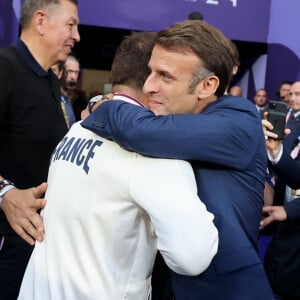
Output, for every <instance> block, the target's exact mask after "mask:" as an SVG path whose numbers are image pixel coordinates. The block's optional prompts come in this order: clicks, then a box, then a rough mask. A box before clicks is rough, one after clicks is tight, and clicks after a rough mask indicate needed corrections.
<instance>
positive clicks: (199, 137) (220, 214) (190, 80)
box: [81, 20, 274, 300]
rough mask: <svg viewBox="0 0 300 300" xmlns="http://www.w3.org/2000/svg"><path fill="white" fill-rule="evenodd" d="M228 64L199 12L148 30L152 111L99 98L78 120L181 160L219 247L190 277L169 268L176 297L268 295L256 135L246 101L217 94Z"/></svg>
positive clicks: (144, 150) (227, 52)
mask: <svg viewBox="0 0 300 300" xmlns="http://www.w3.org/2000/svg"><path fill="white" fill-rule="evenodd" d="M233 66H234V59H233V54H232V47H231V45H230V42H229V40H228V39H227V38H226V37H225V36H224V35H223V34H222V33H221V32H220V31H219V30H217V29H215V28H214V27H212V26H210V25H209V24H207V23H206V22H204V21H196V20H193V21H192V20H190V21H184V22H179V23H176V24H174V25H172V26H170V27H169V28H167V29H164V30H161V31H160V32H159V33H158V35H157V37H156V39H155V46H154V48H153V51H152V55H151V58H150V61H149V67H150V69H151V73H150V75H149V77H148V78H147V80H146V82H145V84H144V92H145V93H146V94H147V95H149V98H150V102H149V104H150V108H151V110H152V111H153V112H152V111H150V110H147V109H146V108H142V107H137V106H133V105H129V104H126V103H124V102H122V101H117V100H113V101H104V102H103V103H102V104H101V105H100V106H99V107H97V109H96V110H95V111H93V113H92V114H91V115H90V116H89V117H87V118H86V119H85V120H84V121H82V123H81V124H82V126H83V127H85V128H88V129H90V130H93V131H94V132H96V133H97V134H99V135H100V136H105V137H106V138H108V139H112V140H115V141H116V142H117V143H119V144H120V146H122V147H124V148H126V149H129V150H131V151H137V152H139V153H141V154H143V155H149V156H152V157H153V156H154V157H164V158H177V159H178V158H179V159H187V160H190V161H191V163H192V166H193V169H194V173H195V176H196V181H197V186H198V195H199V197H200V199H201V200H202V201H203V202H204V203H205V204H206V206H207V209H208V210H209V211H211V212H212V213H213V214H214V215H215V220H214V222H215V224H216V227H217V228H218V232H219V248H218V252H217V254H216V256H215V257H214V258H213V260H212V263H211V264H210V266H209V267H208V268H207V269H206V270H205V271H204V272H203V273H202V274H200V275H198V276H183V275H180V274H177V273H176V272H173V271H171V270H169V272H170V274H171V279H172V287H173V290H174V294H175V299H176V300H187V299H189V300H193V299H195V300H198V299H230V300H241V299H243V300H253V299H258V300H265V299H274V297H273V293H272V290H271V287H270V285H269V283H268V280H267V277H266V274H265V271H264V269H263V265H262V262H261V260H260V257H259V253H258V247H257V239H258V234H259V223H260V221H261V211H262V207H263V193H264V183H265V172H266V167H267V165H266V163H267V160H266V156H267V153H266V147H265V140H264V136H263V130H262V126H261V120H260V118H259V115H258V114H257V111H256V109H255V107H254V105H253V104H252V103H250V101H249V100H247V99H244V98H237V97H230V96H224V92H225V90H226V88H227V87H228V85H229V82H230V81H231V78H232V75H233V74H232V73H233V72H232V70H233ZM237 100H238V101H237ZM186 221H189V220H188V219H187V220H186ZM195 238H196V239H197V235H195ZM161 299H162V298H161ZM166 299H167V298H166Z"/></svg>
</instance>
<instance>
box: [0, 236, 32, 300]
mask: <svg viewBox="0 0 300 300" xmlns="http://www.w3.org/2000/svg"><path fill="white" fill-rule="evenodd" d="M32 250H33V247H32V246H30V245H29V244H27V243H26V242H25V241H24V240H23V239H21V238H20V237H19V236H17V235H11V236H9V235H8V236H5V235H4V236H3V235H0V299H3V300H16V299H17V297H18V294H19V289H20V286H21V282H22V278H23V275H24V272H25V268H26V266H27V263H28V260H29V258H30V255H31V253H32Z"/></svg>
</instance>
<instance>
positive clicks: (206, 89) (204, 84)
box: [197, 75, 220, 99]
mask: <svg viewBox="0 0 300 300" xmlns="http://www.w3.org/2000/svg"><path fill="white" fill-rule="evenodd" d="M219 84H220V80H219V78H218V77H217V76H214V75H213V76H209V77H207V78H205V79H203V80H201V81H200V82H199V84H198V87H197V91H198V98H199V99H203V98H208V97H211V96H214V95H215V93H216V91H217V89H218V87H219Z"/></svg>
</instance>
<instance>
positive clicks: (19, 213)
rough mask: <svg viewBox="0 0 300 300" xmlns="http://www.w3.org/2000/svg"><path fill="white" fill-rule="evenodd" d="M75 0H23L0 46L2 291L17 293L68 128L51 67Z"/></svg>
mask: <svg viewBox="0 0 300 300" xmlns="http://www.w3.org/2000/svg"><path fill="white" fill-rule="evenodd" d="M78 22H79V20H78V11H77V1H76V0H60V1H57V0H52V1H51V0H40V1H36V0H25V1H24V2H23V5H22V11H21V18H20V25H21V35H20V39H18V40H17V42H16V44H15V45H14V46H9V47H7V48H3V49H0V136H1V147H0V174H1V175H0V207H1V210H0V298H1V299H5V300H15V299H16V298H17V295H18V292H19V287H20V284H21V280H22V277H23V274H24V271H25V267H26V265H27V262H28V260H29V257H30V254H31V252H32V249H33V245H34V243H35V240H38V241H41V240H42V239H43V234H44V231H43V224H42V220H41V218H40V215H39V214H38V210H39V209H40V208H42V207H43V206H44V205H45V202H46V201H45V199H44V198H43V197H44V192H45V190H46V188H47V184H46V183H43V182H45V181H46V179H47V174H48V168H49V159H50V156H51V153H52V151H53V149H54V147H55V145H56V144H57V143H58V141H59V140H60V139H61V138H62V137H63V135H64V134H65V133H66V131H67V126H66V124H65V121H64V117H63V113H62V109H61V106H60V86H59V81H58V80H57V77H56V76H55V75H54V74H53V72H52V71H51V70H50V67H51V66H52V65H54V64H56V63H57V62H59V61H63V60H65V59H66V58H67V56H68V54H69V53H70V51H71V49H72V47H73V46H74V43H75V42H78V41H79V40H80V36H79V33H78Z"/></svg>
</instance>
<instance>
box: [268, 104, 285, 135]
mask: <svg viewBox="0 0 300 300" xmlns="http://www.w3.org/2000/svg"><path fill="white" fill-rule="evenodd" d="M287 111H288V107H287V105H286V103H284V102H280V101H270V102H269V104H268V121H269V122H270V123H272V125H273V127H274V128H273V130H271V131H272V132H274V133H276V134H277V135H278V138H277V140H282V139H283V138H284V129H285V125H286V114H287Z"/></svg>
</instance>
